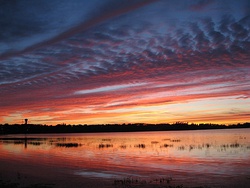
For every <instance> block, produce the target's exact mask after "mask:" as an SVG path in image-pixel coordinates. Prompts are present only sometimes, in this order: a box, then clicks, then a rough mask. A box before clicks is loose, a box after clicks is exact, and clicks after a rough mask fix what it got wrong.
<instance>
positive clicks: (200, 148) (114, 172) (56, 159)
mask: <svg viewBox="0 0 250 188" xmlns="http://www.w3.org/2000/svg"><path fill="white" fill-rule="evenodd" d="M0 168H1V174H0V177H2V178H7V176H6V175H7V174H8V175H9V176H8V177H11V179H13V178H14V179H15V181H20V182H23V183H25V181H27V182H28V181H30V180H31V179H34V180H39V181H44V182H45V183H47V182H48V183H53V184H55V186H56V185H58V184H60V187H61V186H62V185H65V187H67V186H66V185H68V184H65V183H64V182H67V183H69V182H70V183H71V184H72V186H73V184H74V183H80V182H81V181H85V180H93V181H95V180H98V181H104V182H110V187H114V185H112V183H113V182H114V180H119V179H123V178H127V177H130V178H137V179H143V180H147V181H149V180H152V179H157V178H163V177H164V178H169V177H171V178H173V179H174V181H173V183H174V184H175V185H177V184H183V185H185V186H209V187H221V186H223V187H239V185H240V186H245V185H247V184H249V183H250V129H230V130H226V129H222V130H198V131H167V132H165V131H164V132H134V133H84V134H27V135H5V136H1V137H0ZM11 173H12V176H11V175H10V174H11ZM39 178H40V179H39ZM108 185H109V184H107V186H108Z"/></svg>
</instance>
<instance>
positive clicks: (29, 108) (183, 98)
mask: <svg viewBox="0 0 250 188" xmlns="http://www.w3.org/2000/svg"><path fill="white" fill-rule="evenodd" d="M247 5H249V3H248V1H244V0H241V1H237V2H235V1H227V3H226V5H225V2H223V1H210V0H209V1H208V0H202V1H195V0H194V1H188V2H186V1H185V2H183V1H181V0H175V1H164V0H162V1H160V0H159V1H150V0H148V1H140V0H136V1H131V2H130V1H129V2H128V1H125V0H124V1H112V0H110V1H103V2H102V3H100V2H99V1H98V2H97V1H91V2H89V1H74V3H72V2H68V1H56V0H55V1H52V2H43V1H37V2H33V3H27V1H18V2H7V1H6V2H5V1H4V2H2V6H1V9H0V14H1V15H2V16H1V18H0V23H1V25H3V32H1V35H0V39H1V40H0V41H1V42H0V94H1V102H0V104H1V107H2V108H1V110H0V114H1V117H2V119H1V121H2V122H21V119H23V118H24V117H28V118H30V119H31V120H32V122H33V123H36V122H37V123H43V122H45V123H50V124H57V123H62V122H66V123H123V122H148V123H151V122H155V123H157V122H172V121H193V122H202V121H206V122H207V121H209V122H217V123H220V122H225V123H231V122H244V121H248V119H249V116H248V112H249V106H250V99H249V96H250V76H249V71H250V62H249V60H250V55H249V51H250V34H249V33H250V15H249V12H248V11H246V6H247ZM14 10H15V11H14ZM13 11H14V12H15V13H13ZM45 12H46V14H45ZM32 15H33V16H32ZM210 104H213V105H210ZM185 108H187V110H185ZM234 109H237V110H236V111H235V110H234ZM232 111H233V112H234V113H233V117H235V118H233V117H232V115H231V114H232ZM180 114H181V115H180ZM229 116H230V118H229Z"/></svg>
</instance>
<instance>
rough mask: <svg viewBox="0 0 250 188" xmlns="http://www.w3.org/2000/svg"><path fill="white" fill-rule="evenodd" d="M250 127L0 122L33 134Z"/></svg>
mask: <svg viewBox="0 0 250 188" xmlns="http://www.w3.org/2000/svg"><path fill="white" fill-rule="evenodd" d="M233 128H250V123H248V122H246V123H238V124H232V125H224V124H211V123H201V124H194V123H191V124H189V123H187V122H176V123H173V124H168V123H163V124H145V123H133V124H101V125H100V124H98V125H86V124H85V125H67V124H58V125H56V126H52V125H41V124H12V125H9V124H0V134H29V133H30V134H31V133H98V132H139V131H173V130H175V131H176V130H203V129H233Z"/></svg>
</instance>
